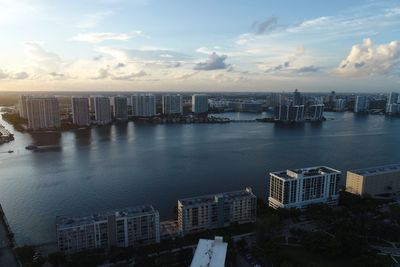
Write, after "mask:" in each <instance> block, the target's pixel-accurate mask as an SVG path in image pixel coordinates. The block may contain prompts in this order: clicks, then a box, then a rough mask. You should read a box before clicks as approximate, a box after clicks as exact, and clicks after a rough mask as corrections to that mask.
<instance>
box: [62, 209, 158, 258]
mask: <svg viewBox="0 0 400 267" xmlns="http://www.w3.org/2000/svg"><path fill="white" fill-rule="evenodd" d="M56 234H57V242H58V248H59V249H60V251H62V252H64V253H67V254H68V253H75V252H79V251H84V250H88V249H96V248H103V249H108V248H110V247H113V246H116V247H136V246H140V245H146V244H152V243H159V242H160V218H159V213H158V211H157V210H155V209H154V208H153V206H151V205H144V206H138V207H132V208H126V209H122V210H117V211H110V212H104V213H102V214H96V215H92V216H88V217H79V218H69V217H57V219H56Z"/></svg>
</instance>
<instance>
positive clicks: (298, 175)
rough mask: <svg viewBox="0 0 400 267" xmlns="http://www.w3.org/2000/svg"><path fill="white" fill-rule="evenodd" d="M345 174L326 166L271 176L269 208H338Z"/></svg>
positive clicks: (283, 172)
mask: <svg viewBox="0 0 400 267" xmlns="http://www.w3.org/2000/svg"><path fill="white" fill-rule="evenodd" d="M340 176H341V172H340V171H338V170H335V169H332V168H329V167H326V166H319V167H310V168H303V169H293V170H286V171H278V172H271V173H270V178H269V198H268V201H269V206H270V207H272V208H275V209H276V208H304V207H306V206H307V205H310V204H316V203H327V204H330V205H336V204H337V202H338V198H339V193H338V191H339V186H340Z"/></svg>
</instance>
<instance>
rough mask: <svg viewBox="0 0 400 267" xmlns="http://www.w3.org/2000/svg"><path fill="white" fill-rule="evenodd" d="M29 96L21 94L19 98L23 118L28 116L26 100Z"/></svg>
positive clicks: (19, 107) (19, 110)
mask: <svg viewBox="0 0 400 267" xmlns="http://www.w3.org/2000/svg"><path fill="white" fill-rule="evenodd" d="M28 98H29V96H27V95H20V96H19V98H18V112H19V116H20V117H21V118H24V119H27V118H28V110H27V104H26V100H27V99H28Z"/></svg>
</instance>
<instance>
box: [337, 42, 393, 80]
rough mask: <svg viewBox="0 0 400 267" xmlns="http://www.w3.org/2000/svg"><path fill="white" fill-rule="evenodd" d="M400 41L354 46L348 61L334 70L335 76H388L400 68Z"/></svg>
mask: <svg viewBox="0 0 400 267" xmlns="http://www.w3.org/2000/svg"><path fill="white" fill-rule="evenodd" d="M399 58H400V41H392V42H390V43H388V44H381V45H378V46H376V47H374V46H373V44H372V40H371V39H369V38H367V39H364V41H363V43H362V44H356V45H353V47H352V48H351V51H350V53H349V55H348V56H347V58H346V59H344V60H342V61H341V63H340V65H339V67H337V68H336V69H334V70H333V73H334V74H337V75H339V76H347V77H352V76H353V77H360V76H370V75H388V74H391V73H392V72H393V70H394V69H395V67H396V66H399Z"/></svg>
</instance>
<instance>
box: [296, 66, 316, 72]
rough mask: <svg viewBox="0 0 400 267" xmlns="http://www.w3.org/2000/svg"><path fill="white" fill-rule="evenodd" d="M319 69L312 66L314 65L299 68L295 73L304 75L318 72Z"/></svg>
mask: <svg viewBox="0 0 400 267" xmlns="http://www.w3.org/2000/svg"><path fill="white" fill-rule="evenodd" d="M318 71H319V68H318V67H316V66H314V65H310V66H304V67H301V68H300V69H297V71H296V72H298V73H306V72H318Z"/></svg>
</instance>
